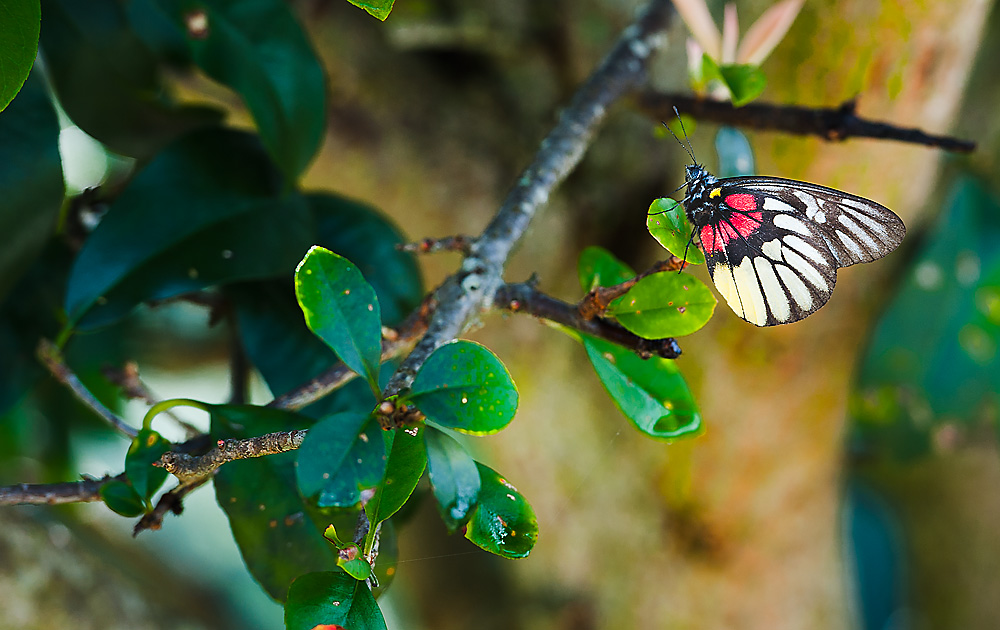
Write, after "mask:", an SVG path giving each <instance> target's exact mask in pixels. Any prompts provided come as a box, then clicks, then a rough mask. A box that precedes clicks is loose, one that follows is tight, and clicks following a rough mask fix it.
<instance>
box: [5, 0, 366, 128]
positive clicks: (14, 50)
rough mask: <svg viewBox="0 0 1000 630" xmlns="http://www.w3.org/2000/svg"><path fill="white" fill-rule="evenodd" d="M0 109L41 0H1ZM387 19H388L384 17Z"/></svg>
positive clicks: (34, 32)
mask: <svg viewBox="0 0 1000 630" xmlns="http://www.w3.org/2000/svg"><path fill="white" fill-rule="evenodd" d="M0 15H2V16H3V17H2V18H0V111H2V110H3V109H4V108H5V107H7V105H9V104H10V102H11V101H12V100H14V96H16V95H17V92H18V90H20V89H21V86H22V85H24V80H25V79H27V78H28V73H29V72H31V66H32V64H34V63H35V54H36V52H37V51H38V29H39V24H40V23H41V19H42V9H41V6H39V3H38V0H0ZM383 19H385V18H383Z"/></svg>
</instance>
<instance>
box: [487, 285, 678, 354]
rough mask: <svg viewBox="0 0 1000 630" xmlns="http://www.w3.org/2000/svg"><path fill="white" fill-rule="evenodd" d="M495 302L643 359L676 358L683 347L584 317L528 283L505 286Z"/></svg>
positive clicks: (601, 320)
mask: <svg viewBox="0 0 1000 630" xmlns="http://www.w3.org/2000/svg"><path fill="white" fill-rule="evenodd" d="M494 303H495V304H496V306H497V308H504V309H507V310H509V311H511V312H513V313H526V314H528V315H534V316H535V317H538V318H541V319H544V320H547V321H550V322H554V323H557V324H561V325H563V326H567V327H569V328H572V329H574V330H578V331H580V332H583V333H587V334H588V335H593V336H595V337H600V338H601V339H605V340H607V341H610V342H612V343H616V344H618V345H620V346H622V347H624V348H628V349H629V350H631V351H633V352H635V353H636V354H637V355H639V356H640V357H642V358H644V359H648V358H650V357H654V356H656V357H663V358H664V359H676V358H677V357H679V356H680V354H681V349H680V346H678V345H677V341H676V340H674V339H673V338H670V337H668V338H666V339H643V338H642V337H639V336H637V335H634V334H632V333H631V332H629V331H627V330H625V329H624V328H622V327H621V326H619V325H618V324H615V323H613V322H610V321H608V320H606V319H601V318H597V317H591V318H585V317H583V316H582V315H581V314H580V309H579V308H578V307H577V305H574V304H568V303H566V302H563V301H562V300H558V299H556V298H554V297H552V296H550V295H546V294H545V293H542V292H541V291H538V290H537V289H535V287H533V286H531V285H530V284H528V283H520V284H505V285H503V286H502V287H500V289H499V290H498V291H497V294H496V297H495V299H494Z"/></svg>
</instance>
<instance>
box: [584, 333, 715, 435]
mask: <svg viewBox="0 0 1000 630" xmlns="http://www.w3.org/2000/svg"><path fill="white" fill-rule="evenodd" d="M580 339H581V341H582V342H583V347H584V348H586V350H587V356H588V357H589V358H590V362H591V364H593V366H594V371H595V372H597V376H598V378H600V379H601V383H602V384H603V385H604V388H605V389H606V390H608V394H609V395H610V396H611V399H612V400H613V401H614V402H615V405H617V406H618V408H619V409H621V412H622V413H623V414H625V417H627V418H628V419H629V420H631V421H632V423H633V424H635V426H636V427H638V429H639V430H640V431H642V432H643V433H645V434H646V435H649V436H651V437H655V438H661V439H666V440H672V439H676V438H681V437H687V436H692V435H697V434H698V432H699V431H700V430H701V412H699V411H698V407H697V405H695V402H694V399H693V398H692V397H691V390H689V389H688V386H687V383H685V382H684V377H683V376H682V375H681V373H680V370H678V369H677V365H676V364H675V363H674V362H673V361H671V360H670V359H661V358H657V357H653V358H651V359H641V358H639V357H638V356H636V354H635V353H634V352H631V351H629V350H626V349H625V348H622V347H621V346H617V345H615V344H613V343H609V342H607V341H604V340H602V339H597V338H596V337H591V336H589V335H581V336H580Z"/></svg>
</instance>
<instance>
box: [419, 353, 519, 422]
mask: <svg viewBox="0 0 1000 630" xmlns="http://www.w3.org/2000/svg"><path fill="white" fill-rule="evenodd" d="M406 400H408V401H409V402H412V403H413V404H414V405H416V406H417V409H419V410H420V411H421V412H422V413H423V414H424V415H425V416H427V419H428V420H430V421H433V422H435V423H436V424H438V425H440V426H443V427H447V428H449V429H454V430H456V431H461V432H463V433H469V434H471V435H488V434H490V433H496V432H497V431H499V430H501V429H503V428H504V427H505V426H507V425H508V424H509V423H510V421H511V420H512V419H513V418H514V412H515V411H517V388H516V387H515V386H514V381H512V380H511V378H510V374H509V373H508V372H507V368H506V367H505V366H504V364H503V363H501V361H500V359H498V358H497V356H496V355H495V354H493V353H492V352H490V351H489V350H488V349H487V348H485V347H483V346H481V345H479V344H478V343H474V342H472V341H453V342H451V343H447V344H445V345H443V346H441V347H440V348H438V349H437V350H435V351H434V352H433V353H432V354H431V356H429V357H428V358H427V361H425V362H424V365H423V367H422V368H420V371H419V372H417V376H416V378H414V379H413V385H412V387H411V389H410V392H409V393H408V394H407V396H406Z"/></svg>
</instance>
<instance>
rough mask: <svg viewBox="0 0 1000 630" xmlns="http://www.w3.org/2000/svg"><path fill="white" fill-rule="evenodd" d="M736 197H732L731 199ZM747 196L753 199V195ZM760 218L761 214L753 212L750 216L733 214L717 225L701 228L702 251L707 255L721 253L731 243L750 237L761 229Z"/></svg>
mask: <svg viewBox="0 0 1000 630" xmlns="http://www.w3.org/2000/svg"><path fill="white" fill-rule="evenodd" d="M734 196H735V195H730V197H734ZM746 196H747V197H751V198H752V197H753V195H746ZM727 199H728V197H727ZM760 218H761V213H760V212H751V213H749V216H748V215H744V214H739V213H733V214H731V215H730V216H729V218H728V219H724V220H722V221H719V222H718V223H716V224H715V225H706V226H705V227H703V228H701V248H702V250H704V251H705V253H706V254H707V253H709V252H713V251H719V252H720V251H722V250H723V249H724V248H725V247H726V245H728V244H729V241H731V240H733V239H736V238H746V237H747V236H750V235H751V234H753V233H754V232H755V231H756V230H757V228H759V227H760Z"/></svg>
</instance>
